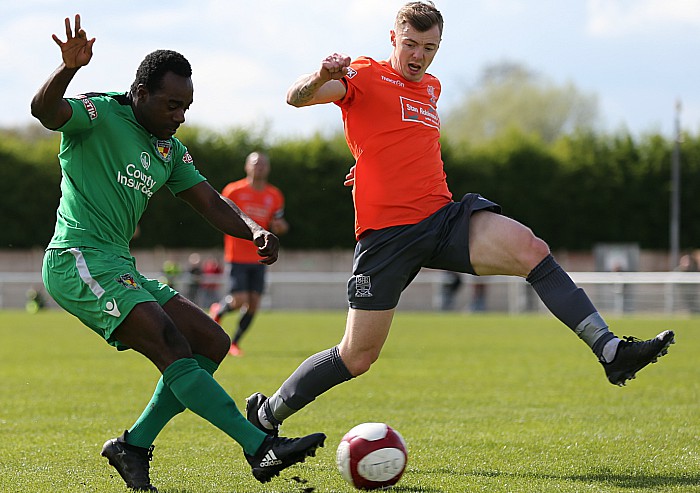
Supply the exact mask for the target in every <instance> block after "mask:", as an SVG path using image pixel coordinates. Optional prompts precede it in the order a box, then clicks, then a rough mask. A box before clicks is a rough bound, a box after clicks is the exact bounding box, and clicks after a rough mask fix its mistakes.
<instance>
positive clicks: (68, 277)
mask: <svg viewBox="0 0 700 493" xmlns="http://www.w3.org/2000/svg"><path fill="white" fill-rule="evenodd" d="M65 26H66V37H67V39H66V41H65V42H64V41H61V40H60V39H59V38H58V36H56V35H53V39H54V41H55V42H56V44H57V45H58V46H59V47H60V49H61V53H62V58H63V61H62V63H61V65H59V67H58V68H57V69H56V71H54V72H53V74H51V76H50V77H49V78H48V80H47V81H46V82H45V83H44V84H43V85H42V86H41V88H40V89H39V90H38V92H37V93H36V95H35V96H34V98H33V100H32V104H31V110H32V115H34V116H35V117H36V118H37V119H38V120H39V121H40V122H41V123H42V125H44V126H45V127H46V128H48V129H51V130H56V131H59V132H61V134H62V140H61V148H60V153H59V161H60V165H61V173H62V180H61V200H60V203H59V207H58V211H57V221H56V229H55V232H54V236H53V238H52V239H51V242H50V243H49V245H48V248H47V250H46V255H45V257H44V265H43V269H42V275H43V279H44V284H45V285H46V288H47V290H48V292H49V293H50V294H51V296H52V297H53V298H54V299H55V300H56V302H57V303H58V304H59V305H60V306H61V307H63V308H64V309H65V310H67V311H68V312H70V313H72V314H73V315H75V316H76V317H78V318H79V319H80V320H81V321H82V322H83V323H84V324H85V325H87V326H88V327H90V328H91V329H92V330H94V331H95V332H96V333H97V334H99V335H100V336H102V337H103V338H104V339H105V340H106V341H107V342H108V343H109V344H110V345H112V346H115V347H116V348H117V349H128V348H131V349H133V350H135V351H138V352H139V353H141V354H143V355H144V356H146V357H147V358H148V359H149V360H150V361H151V362H152V363H153V364H154V365H155V366H156V367H157V368H158V370H160V372H161V373H162V377H161V378H160V380H159V381H158V383H157V385H156V389H155V392H154V394H153V396H152V398H151V401H150V402H149V403H148V405H147V406H146V408H145V409H144V411H143V413H142V414H141V416H140V417H139V418H138V419H137V420H136V422H135V423H134V424H133V425H132V427H131V428H130V429H129V430H127V431H125V432H124V433H123V434H122V435H121V436H120V437H118V438H114V439H110V440H108V441H107V442H106V443H105V444H104V447H103V449H102V455H103V456H105V457H106V458H107V459H108V460H109V463H110V464H111V465H112V466H114V467H115V468H116V470H117V471H118V472H119V474H120V475H121V476H122V478H123V479H124V481H125V482H126V485H127V486H128V487H129V488H132V489H134V490H138V491H157V490H156V488H155V487H154V486H153V485H152V484H151V481H150V475H149V461H150V460H151V458H152V451H153V441H154V440H155V438H156V436H157V435H158V434H159V432H160V431H161V430H162V429H163V427H164V426H165V425H166V424H167V423H168V421H170V420H171V419H172V418H173V417H174V416H175V415H177V414H178V413H181V412H182V411H184V410H185V409H189V410H190V411H192V412H194V413H196V414H198V415H199V416H201V417H203V418H204V419H206V420H207V421H209V422H210V423H212V424H213V425H214V426H216V427H218V428H219V429H221V430H222V431H224V432H225V433H226V434H227V435H229V436H230V437H231V438H233V439H234V440H235V441H236V442H238V443H239V444H240V445H241V447H242V448H243V451H244V455H245V457H246V459H247V460H248V462H249V464H250V465H251V467H252V472H253V475H254V476H255V478H256V479H258V480H259V481H261V482H267V481H269V480H270V479H271V478H272V477H274V476H276V475H278V474H279V472H280V471H281V470H282V469H285V468H286V467H289V466H291V465H292V464H295V463H297V462H301V461H303V460H304V459H305V458H306V457H307V456H312V455H314V454H315V451H316V449H317V447H319V446H323V442H324V440H325V435H323V434H322V433H315V434H312V435H308V436H305V437H302V438H273V437H270V436H268V435H266V434H265V433H263V432H262V431H260V430H258V429H257V428H256V427H255V426H253V425H252V424H250V423H249V422H248V421H247V420H246V419H245V418H244V417H243V416H242V414H241V413H240V411H239V410H238V408H237V406H236V404H235V402H234V401H233V400H232V399H231V397H230V396H229V395H228V394H227V393H226V392H225V391H224V389H223V388H222V387H221V386H219V384H218V383H217V382H216V380H214V378H213V373H214V372H215V371H216V369H217V368H218V366H219V364H220V363H221V361H222V360H223V359H224V357H225V356H226V354H227V351H228V349H229V346H230V340H229V338H228V336H227V335H226V333H225V332H224V331H223V330H222V329H221V327H220V326H219V325H218V324H216V323H215V322H213V321H212V320H211V319H210V318H209V317H208V316H207V315H206V314H205V313H204V312H202V311H201V310H200V309H199V308H198V307H197V306H196V305H194V304H193V303H192V302H190V301H189V300H187V299H185V298H184V297H183V296H181V295H180V294H178V293H177V292H176V291H174V290H173V289H171V288H170V287H169V286H166V285H164V284H161V283H159V282H158V281H157V280H153V279H148V278H146V277H144V276H143V275H142V274H140V273H139V271H138V270H137V269H136V264H135V260H134V259H133V258H132V257H131V255H130V252H129V240H130V239H131V237H132V236H133V234H134V231H135V229H136V225H137V224H138V221H139V219H140V217H141V215H142V214H143V212H144V210H145V209H146V206H147V204H148V200H149V199H150V197H151V195H152V194H153V193H155V192H156V191H157V190H158V189H160V188H161V187H162V186H163V185H165V186H166V187H167V188H168V189H169V190H170V192H171V193H172V194H173V195H175V196H177V197H178V198H180V199H182V200H184V201H185V202H187V203H188V204H190V206H192V207H193V208H194V209H195V210H196V211H197V212H199V213H200V214H201V215H202V216H204V218H206V219H207V220H208V221H209V222H210V223H211V224H212V225H213V226H214V227H216V228H217V229H219V230H220V231H221V232H223V233H226V234H229V235H231V236H235V237H238V238H244V239H248V240H252V241H253V242H254V243H255V245H257V247H258V253H259V254H260V258H261V260H260V262H261V263H263V264H266V265H267V264H271V263H273V262H275V261H276V260H277V255H278V252H279V240H278V239H277V237H276V236H275V235H273V234H272V233H270V232H268V231H266V230H265V229H263V228H262V227H260V226H259V225H258V224H257V223H255V222H254V221H253V220H252V219H250V218H249V217H248V216H247V215H245V214H244V213H243V212H241V210H240V209H239V208H238V207H237V206H236V205H235V204H234V203H233V202H232V201H230V200H228V199H225V198H223V197H222V196H221V195H220V194H219V193H218V192H217V191H215V190H214V188H213V187H211V186H210V185H209V182H207V181H206V179H205V178H204V177H203V176H202V175H200V174H199V172H198V171H197V169H196V168H195V166H194V163H193V160H192V157H191V156H190V154H189V153H188V152H187V148H186V147H185V146H184V145H183V144H182V143H181V142H180V141H179V140H178V139H176V138H175V137H174V134H175V132H176V131H177V129H178V127H179V126H180V125H181V124H182V123H184V121H185V112H186V111H187V110H188V109H189V107H190V104H192V99H193V86H192V79H191V75H192V70H191V67H190V64H189V62H188V61H187V60H186V59H185V58H184V57H183V56H182V55H180V54H179V53H176V52H173V51H169V50H158V51H155V52H153V53H151V54H149V55H147V56H146V57H145V59H144V60H143V61H142V62H141V65H140V66H139V68H138V70H137V72H136V78H135V80H134V82H133V84H132V86H131V89H130V90H129V91H128V92H126V93H103V94H86V95H81V96H78V97H76V98H65V97H64V95H65V92H66V90H67V88H68V85H69V83H70V82H71V80H72V79H73V77H74V76H75V74H76V72H77V71H78V70H79V69H80V68H81V67H84V66H85V65H87V64H88V63H89V62H90V60H91V58H92V46H93V44H94V42H95V39H94V38H92V39H88V37H87V34H86V33H85V31H84V30H83V29H82V28H81V25H80V16H79V15H76V16H75V35H74V34H73V29H72V28H71V24H70V19H66V20H65ZM112 378H114V376H112Z"/></svg>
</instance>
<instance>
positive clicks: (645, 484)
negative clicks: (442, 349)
mask: <svg viewBox="0 0 700 493" xmlns="http://www.w3.org/2000/svg"><path fill="white" fill-rule="evenodd" d="M411 472H412V473H413V474H418V475H433V474H444V475H453V476H454V475H455V474H456V473H455V470H454V469H446V468H440V469H429V470H413V471H411ZM459 475H464V476H480V477H487V478H499V477H506V478H525V479H527V478H530V479H540V480H544V481H547V480H552V481H571V482H581V483H587V484H591V483H600V484H601V485H605V486H610V487H617V488H623V489H629V490H632V491H634V490H636V489H639V488H647V489H660V488H668V487H684V486H698V485H699V484H700V475H698V474H687V475H678V476H671V475H653V474H652V475H644V474H618V473H614V472H610V471H605V470H600V471H598V472H592V473H590V474H568V475H567V474H562V475H557V474H542V473H531V474H528V473H511V472H503V471H484V470H481V471H465V472H464V474H459ZM398 491H400V490H398ZM406 491H413V490H406ZM415 491H428V490H421V489H417V490H415Z"/></svg>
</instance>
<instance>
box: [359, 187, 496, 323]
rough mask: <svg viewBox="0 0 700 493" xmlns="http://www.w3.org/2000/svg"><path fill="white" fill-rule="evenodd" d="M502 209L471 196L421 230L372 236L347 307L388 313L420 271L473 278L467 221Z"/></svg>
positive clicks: (363, 246)
mask: <svg viewBox="0 0 700 493" xmlns="http://www.w3.org/2000/svg"><path fill="white" fill-rule="evenodd" d="M480 210H488V211H491V212H496V213H500V212H501V207H500V206H499V205H498V204H496V203H494V202H491V201H490V200H487V199H485V198H484V197H482V196H481V195H479V194H476V193H468V194H467V195H465V196H464V197H462V200H461V201H460V202H452V203H450V204H447V205H446V206H445V207H443V208H442V209H440V210H438V211H437V212H435V213H434V214H433V215H431V216H429V217H427V218H426V219H424V220H423V221H421V222H419V223H417V224H408V225H402V226H392V227H389V228H384V229H380V230H377V231H372V232H371V233H369V234H367V235H365V236H363V237H362V238H360V240H359V241H358V242H357V245H356V246H355V255H354V260H353V269H352V277H351V278H350V279H349V280H348V302H349V304H350V307H351V308H356V309H360V310H390V309H392V308H395V307H396V305H397V304H398V303H399V298H400V297H401V293H402V292H403V290H404V289H406V288H407V287H408V285H409V284H411V281H413V279H414V278H415V277H416V275H418V272H419V271H420V269H421V268H422V267H428V268H431V269H442V270H451V271H455V272H466V273H468V274H474V269H473V268H472V265H471V263H470V261H469V218H470V217H471V215H472V213H474V212H476V211H480Z"/></svg>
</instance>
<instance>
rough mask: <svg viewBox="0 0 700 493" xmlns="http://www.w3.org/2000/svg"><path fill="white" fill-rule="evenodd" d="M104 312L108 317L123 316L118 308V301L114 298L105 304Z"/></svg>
mask: <svg viewBox="0 0 700 493" xmlns="http://www.w3.org/2000/svg"><path fill="white" fill-rule="evenodd" d="M104 312H105V313H106V314H107V315H112V316H113V317H119V316H120V315H121V312H120V311H119V307H118V306H117V300H115V299H114V298H112V299H111V300H109V301H108V302H107V303H105V309H104Z"/></svg>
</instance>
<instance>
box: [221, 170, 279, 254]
mask: <svg viewBox="0 0 700 493" xmlns="http://www.w3.org/2000/svg"><path fill="white" fill-rule="evenodd" d="M221 195H223V196H224V197H227V198H229V199H231V200H233V201H234V202H235V203H236V205H237V206H238V207H239V208H240V209H241V210H242V211H243V212H245V213H246V214H248V216H250V217H251V219H253V220H254V221H255V222H256V223H258V224H259V225H260V226H262V227H263V228H265V229H269V228H270V221H271V220H272V219H274V218H281V217H282V216H284V196H283V195H282V192H280V190H279V189H278V188H277V187H275V186H273V185H270V184H267V185H266V186H265V188H264V189H263V190H256V189H255V188H253V187H252V186H250V183H248V179H247V178H243V179H242V180H238V181H234V182H232V183H229V184H228V185H226V186H225V187H224V190H223V191H222V192H221ZM260 258H261V257H260V255H258V247H256V246H255V244H254V243H253V242H252V241H250V240H242V239H240V238H234V237H233V236H229V235H224V260H225V261H226V262H236V263H239V264H257V263H258V261H259V260H260Z"/></svg>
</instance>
